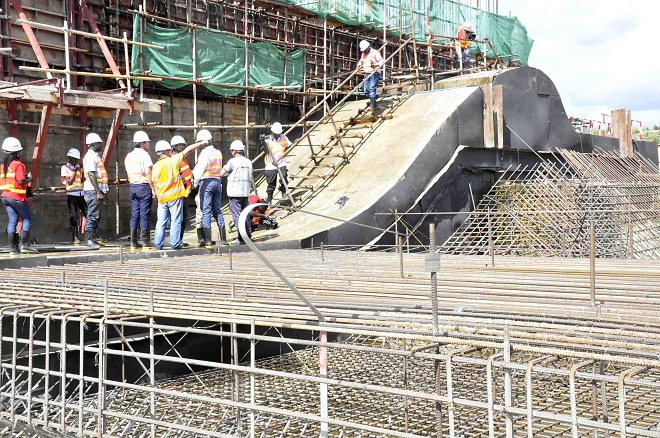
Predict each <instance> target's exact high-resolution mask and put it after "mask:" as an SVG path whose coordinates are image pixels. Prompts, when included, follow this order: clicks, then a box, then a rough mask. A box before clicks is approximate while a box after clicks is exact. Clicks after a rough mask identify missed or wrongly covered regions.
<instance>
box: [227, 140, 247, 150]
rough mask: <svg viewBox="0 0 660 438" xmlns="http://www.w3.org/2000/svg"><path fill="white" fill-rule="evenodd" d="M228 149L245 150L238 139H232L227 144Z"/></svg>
mask: <svg viewBox="0 0 660 438" xmlns="http://www.w3.org/2000/svg"><path fill="white" fill-rule="evenodd" d="M229 150H230V151H244V150H245V145H244V144H243V142H242V141H240V140H234V141H232V142H231V146H229Z"/></svg>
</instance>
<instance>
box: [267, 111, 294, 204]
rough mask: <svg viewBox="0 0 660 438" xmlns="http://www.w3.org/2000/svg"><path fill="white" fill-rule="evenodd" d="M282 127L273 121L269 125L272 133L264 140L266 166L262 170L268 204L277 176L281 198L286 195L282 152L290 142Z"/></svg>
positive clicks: (271, 200)
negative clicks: (264, 175)
mask: <svg viewBox="0 0 660 438" xmlns="http://www.w3.org/2000/svg"><path fill="white" fill-rule="evenodd" d="M283 131H284V129H283V128H282V124H281V123H280V122H275V123H273V125H272V126H271V127H270V132H271V133H272V134H273V136H272V137H266V141H265V152H266V158H265V161H266V167H265V169H264V172H265V174H266V183H267V184H268V187H267V188H266V194H267V195H268V199H267V200H266V202H268V203H269V204H270V203H272V202H273V193H275V187H276V186H277V179H278V176H279V180H280V191H281V192H282V198H284V196H285V195H286V185H287V183H288V180H287V174H288V172H287V167H286V164H287V163H286V160H285V159H284V152H285V151H286V149H287V148H288V147H289V146H291V142H290V141H289V139H288V138H287V136H286V135H284V133H283Z"/></svg>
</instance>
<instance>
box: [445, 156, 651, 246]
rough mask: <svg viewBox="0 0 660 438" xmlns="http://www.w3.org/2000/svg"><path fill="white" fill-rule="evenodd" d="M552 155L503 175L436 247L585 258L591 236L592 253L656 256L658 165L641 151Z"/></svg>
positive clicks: (509, 170) (508, 170) (510, 170)
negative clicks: (621, 154) (593, 250)
mask: <svg viewBox="0 0 660 438" xmlns="http://www.w3.org/2000/svg"><path fill="white" fill-rule="evenodd" d="M555 154H556V158H557V159H553V157H551V156H549V154H546V156H545V157H543V158H541V159H540V161H539V162H538V163H537V164H535V165H534V166H532V167H530V168H527V167H521V166H518V167H517V168H515V169H507V171H505V172H503V173H502V176H501V178H500V180H499V181H498V182H497V183H496V184H495V185H494V186H493V187H492V189H491V190H490V191H489V192H488V194H486V195H485V196H484V197H483V199H482V200H481V202H480V203H479V205H478V207H477V208H476V209H475V211H474V212H473V213H471V214H470V215H469V216H468V217H467V219H466V220H465V221H464V222H463V224H462V225H461V226H460V228H459V229H458V230H457V231H456V232H455V233H454V234H453V235H452V236H451V237H450V238H449V239H448V240H447V242H445V243H444V245H442V247H441V249H440V251H441V252H443V253H448V254H479V253H488V252H493V251H494V252H495V253H497V254H513V255H530V256H531V255H534V256H564V257H587V256H589V254H590V245H591V243H590V242H591V241H592V240H594V244H595V252H596V256H597V257H614V258H627V257H634V258H655V259H657V258H658V257H660V215H659V213H658V201H659V200H660V175H659V174H658V170H657V167H656V166H654V165H653V164H652V163H650V162H649V161H648V160H646V159H645V158H644V157H642V156H641V155H639V154H635V155H634V156H630V157H624V156H620V155H619V153H617V152H603V151H596V152H595V153H593V154H582V153H577V152H573V151H570V150H557V151H555ZM590 233H593V239H592V238H591V237H590Z"/></svg>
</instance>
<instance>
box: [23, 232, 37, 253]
mask: <svg viewBox="0 0 660 438" xmlns="http://www.w3.org/2000/svg"><path fill="white" fill-rule="evenodd" d="M18 248H19V249H20V251H21V253H22V254H36V253H38V252H39V251H37V250H36V249H35V248H32V247H31V246H30V232H29V231H21V243H20V245H19V247H18Z"/></svg>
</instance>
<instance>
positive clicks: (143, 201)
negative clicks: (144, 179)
mask: <svg viewBox="0 0 660 438" xmlns="http://www.w3.org/2000/svg"><path fill="white" fill-rule="evenodd" d="M130 193H131V221H130V227H131V229H135V228H138V225H140V229H145V228H149V215H150V214H151V204H152V196H153V195H152V193H151V187H149V184H147V183H142V184H131V192H130Z"/></svg>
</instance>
